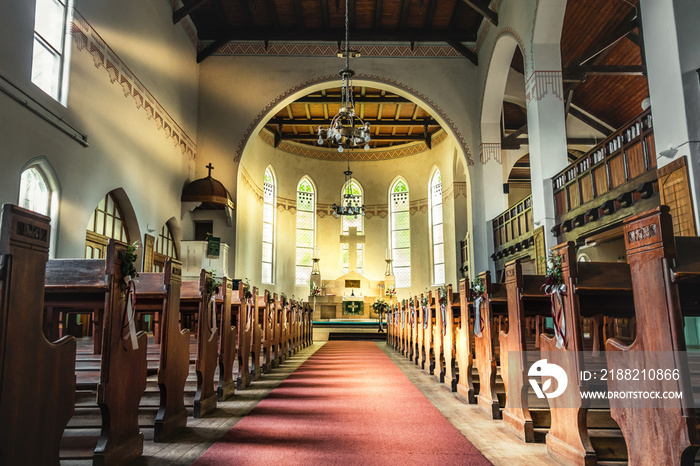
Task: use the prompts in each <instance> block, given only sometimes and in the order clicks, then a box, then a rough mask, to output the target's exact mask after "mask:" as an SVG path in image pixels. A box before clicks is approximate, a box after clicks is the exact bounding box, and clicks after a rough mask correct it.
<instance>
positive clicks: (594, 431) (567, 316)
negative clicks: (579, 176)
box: [540, 242, 634, 464]
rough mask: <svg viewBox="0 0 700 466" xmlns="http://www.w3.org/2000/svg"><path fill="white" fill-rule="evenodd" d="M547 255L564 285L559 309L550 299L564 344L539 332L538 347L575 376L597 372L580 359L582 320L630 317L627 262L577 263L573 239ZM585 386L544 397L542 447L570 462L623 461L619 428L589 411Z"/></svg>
mask: <svg viewBox="0 0 700 466" xmlns="http://www.w3.org/2000/svg"><path fill="white" fill-rule="evenodd" d="M552 257H553V258H557V257H558V258H559V260H560V262H561V270H562V281H563V283H564V285H566V292H565V293H564V294H563V295H562V302H563V303H564V309H563V310H562V309H561V305H560V304H559V301H558V299H553V300H552V301H553V303H554V310H555V312H556V313H562V315H563V317H564V322H565V326H564V329H565V332H564V342H563V344H560V345H559V346H558V345H557V341H556V339H555V338H550V337H549V336H548V335H546V334H542V335H541V336H540V351H541V352H542V354H545V355H547V357H548V362H550V363H554V364H558V365H559V366H561V367H564V368H567V372H569V373H572V374H580V372H581V371H582V370H584V369H588V370H594V371H595V370H600V369H601V368H600V367H586V364H585V362H584V358H583V357H582V355H583V351H584V349H585V348H584V339H583V328H582V323H583V318H584V317H586V318H591V317H593V316H594V315H599V314H602V315H606V316H610V317H630V316H632V315H633V313H634V307H633V301H632V289H631V288H632V283H631V276H630V268H629V265H628V264H626V263H616V262H576V249H575V245H574V243H573V242H569V243H563V244H560V245H558V246H556V247H554V248H552ZM597 383H598V384H600V382H597ZM586 389H587V383H586V382H583V381H582V382H580V383H579V384H576V383H570V384H569V385H568V387H567V390H566V391H565V392H564V393H562V395H560V396H558V397H556V398H548V399H547V401H548V404H549V408H550V416H551V426H550V429H549V432H548V434H547V437H546V443H547V451H548V452H549V453H550V454H551V455H552V456H553V457H555V458H557V459H559V460H562V461H567V462H571V463H574V464H590V463H593V462H595V461H601V460H624V459H625V451H624V446H623V445H617V446H616V445H615V443H616V442H615V440H616V439H615V437H616V435H619V431H618V430H617V426H616V425H615V423H614V422H612V419H609V411H608V410H600V409H596V410H589V409H588V407H589V404H590V403H589V402H587V401H583V400H582V398H581V391H582V390H586ZM606 391H607V389H606ZM606 418H607V419H606ZM618 439H619V437H618ZM617 443H618V444H619V443H621V442H619V441H618V442H617Z"/></svg>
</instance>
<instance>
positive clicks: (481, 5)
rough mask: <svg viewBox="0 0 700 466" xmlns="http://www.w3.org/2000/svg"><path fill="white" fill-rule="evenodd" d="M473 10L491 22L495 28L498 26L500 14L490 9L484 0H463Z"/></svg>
mask: <svg viewBox="0 0 700 466" xmlns="http://www.w3.org/2000/svg"><path fill="white" fill-rule="evenodd" d="M462 1H463V2H464V3H466V4H467V5H469V7H470V8H471V9H473V10H474V11H476V12H477V13H479V14H480V15H481V16H483V17H484V18H486V19H487V20H488V21H490V22H491V23H492V24H493V25H494V26H498V13H496V12H495V11H493V10H492V9H491V8H489V5H488V2H484V1H482V0H462Z"/></svg>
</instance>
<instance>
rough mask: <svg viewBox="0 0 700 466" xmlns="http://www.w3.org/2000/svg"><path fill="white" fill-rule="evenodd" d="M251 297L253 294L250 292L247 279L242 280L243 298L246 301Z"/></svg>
mask: <svg viewBox="0 0 700 466" xmlns="http://www.w3.org/2000/svg"><path fill="white" fill-rule="evenodd" d="M252 297H253V293H251V292H250V283H249V282H248V279H247V278H246V279H244V280H243V298H244V299H245V300H246V301H248V300H250V299H251V298H252Z"/></svg>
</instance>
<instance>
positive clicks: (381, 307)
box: [372, 298, 389, 314]
mask: <svg viewBox="0 0 700 466" xmlns="http://www.w3.org/2000/svg"><path fill="white" fill-rule="evenodd" d="M372 309H374V311H375V312H377V313H378V314H383V313H385V312H388V311H389V304H387V302H386V301H384V299H382V298H377V300H376V301H375V302H373V303H372Z"/></svg>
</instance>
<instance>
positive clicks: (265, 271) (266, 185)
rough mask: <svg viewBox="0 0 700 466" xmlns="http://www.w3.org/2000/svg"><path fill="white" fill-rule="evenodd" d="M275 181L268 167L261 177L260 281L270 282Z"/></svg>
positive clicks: (272, 253) (273, 237)
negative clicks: (261, 234)
mask: <svg viewBox="0 0 700 466" xmlns="http://www.w3.org/2000/svg"><path fill="white" fill-rule="evenodd" d="M276 202H277V201H276V182H275V176H274V174H273V173H272V170H271V169H270V167H267V169H266V170H265V176H264V177H263V237H262V282H263V283H268V284H269V283H272V280H273V278H274V277H273V271H274V268H273V258H274V254H275V247H274V246H275V204H276Z"/></svg>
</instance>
